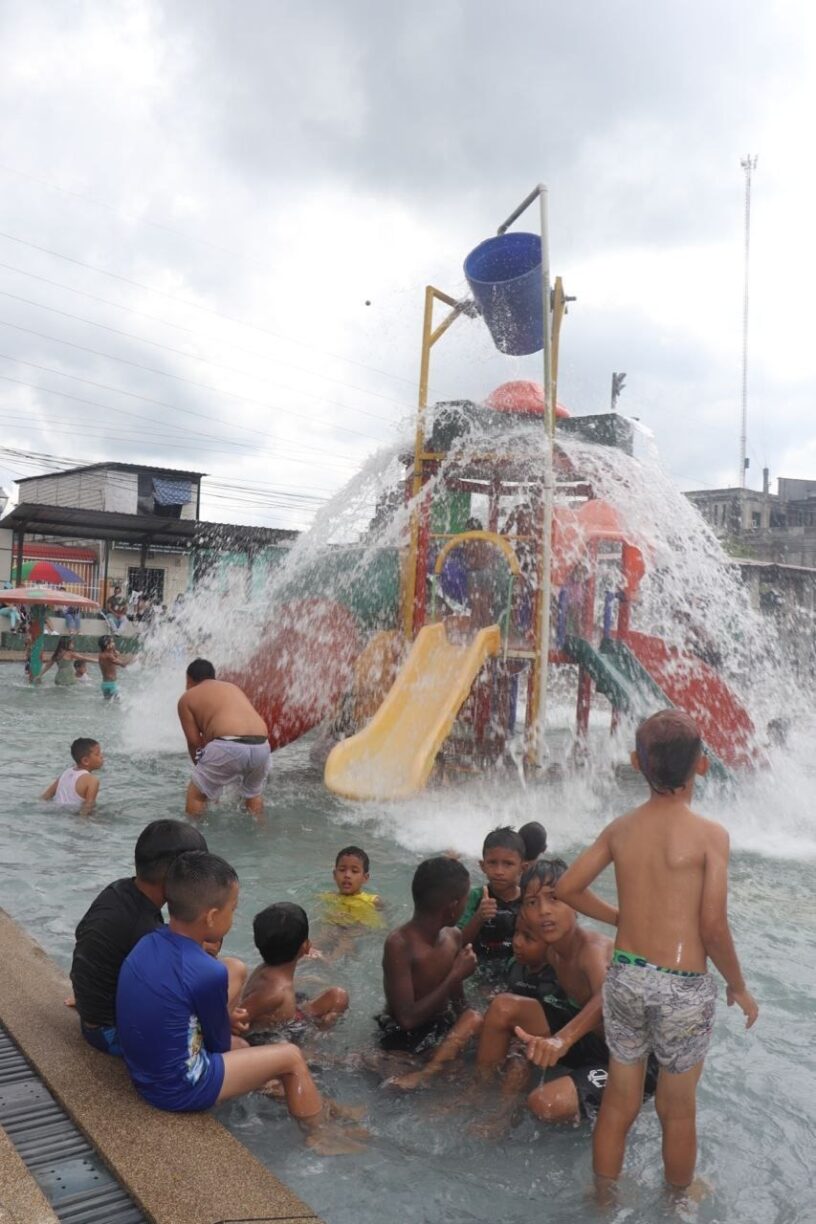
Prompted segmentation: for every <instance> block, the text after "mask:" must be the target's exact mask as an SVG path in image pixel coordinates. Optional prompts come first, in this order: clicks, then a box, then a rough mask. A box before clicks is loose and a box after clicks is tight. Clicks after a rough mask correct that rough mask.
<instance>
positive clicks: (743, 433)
mask: <svg viewBox="0 0 816 1224" xmlns="http://www.w3.org/2000/svg"><path fill="white" fill-rule="evenodd" d="M756 164H757V158H756V154H754V155H753V156H752V155H751V154H750V153H749V154H748V156H747V157H743V159H742V161H741V162H740V165H741V166H742V169H743V171H744V172H745V284H744V291H743V298H742V412H741V418H740V462H739V487H740V488H741V489H744V488H745V474H746V472H747V470H748V456H747V454H746V451H747V449H748V302H749V286H750V282H749V275H748V273H749V268H750V254H751V176H752V174H753V172H754V170H756Z"/></svg>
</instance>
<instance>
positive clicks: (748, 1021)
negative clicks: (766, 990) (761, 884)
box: [700, 825, 759, 1028]
mask: <svg viewBox="0 0 816 1224" xmlns="http://www.w3.org/2000/svg"><path fill="white" fill-rule="evenodd" d="M728 856H729V838H728V834H727V833H726V831H725V829H723V828H722V826H721V825H712V832H711V836H710V839H709V843H708V846H707V848H706V856H705V867H704V875H703V896H702V900H701V902H700V936H701V938H702V941H703V947H704V948H705V950H706V954H707V955H708V956H710V957H711V959H712V960H713V962H714V964H715V965H716V966H717V968H718V969H719V971H720V973H721V974H722V975H723V977H724V978H725V984H726V988H727V989H726V999H727V1000H728V1006H729V1007H731V1006H732V1004H734V1003H736V1004H737V1006H738V1007H739V1008H741V1010H742V1011H743V1012H744V1013H745V1027H746V1028H750V1027H751V1025H752V1024H753V1023H754V1021H755V1020H756V1018H757V1016H758V1014H759V1008H758V1007H757V1004H756V1001H755V999H754V998H753V996H752V995H751V993H750V992H749V991H748V989H747V987H746V985H745V979H744V978H743V976H742V970H741V968H740V963H739V957H738V956H737V951H736V948H735V947H734V940H733V938H732V935H731V928H730V927H729V925H728Z"/></svg>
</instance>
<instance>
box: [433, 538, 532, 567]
mask: <svg viewBox="0 0 816 1224" xmlns="http://www.w3.org/2000/svg"><path fill="white" fill-rule="evenodd" d="M466 540H484V542H485V543H486V544H493V545H494V547H496V548H499V549H501V551H502V552H503V553H504V556H505V558H506V560H507V564H508V565H509V566H510V573H511V574H513V576H514V577H516V578H518V576H519V574H520V573H521V566H520V565H519V562H518V557H517V556H516V554H515V552H514V551H513V548H512V547H511V545H510V544H508V542H507V540H505V538H504V536H500V535H497V534H496V532H495V531H463V532H462V533H461V535H457V536H453V538H452V539H450V540H448V542H447V544H446V545H445V547H444V548H443V549H441V551H440V552H439V554H438V555H437V558H436V561H435V562H434V573H435V574H441V573H442V566H443V565H444V564H445V559H446V558H447V556H448V553H450V552H451V551H452V550H453V549H454V548H458V547H459V545H460V544H464V543H465V541H466Z"/></svg>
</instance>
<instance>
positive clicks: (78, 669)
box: [74, 659, 88, 684]
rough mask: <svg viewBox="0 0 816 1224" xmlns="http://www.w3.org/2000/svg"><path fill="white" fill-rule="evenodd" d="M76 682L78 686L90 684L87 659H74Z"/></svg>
mask: <svg viewBox="0 0 816 1224" xmlns="http://www.w3.org/2000/svg"><path fill="white" fill-rule="evenodd" d="M74 680H75V682H76V683H77V684H87V683H88V664H87V661H86V660H85V659H74Z"/></svg>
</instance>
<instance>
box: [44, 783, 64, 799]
mask: <svg viewBox="0 0 816 1224" xmlns="http://www.w3.org/2000/svg"><path fill="white" fill-rule="evenodd" d="M58 786H59V778H55V779H54V781H53V782H52V783H51V785H50V786H49V787H48V789H47V790H44V791H43V793H42V794H41V795H40V798H41V799H53V798H54V796H55V795H56V793H57V787H58Z"/></svg>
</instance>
